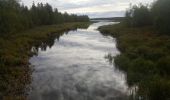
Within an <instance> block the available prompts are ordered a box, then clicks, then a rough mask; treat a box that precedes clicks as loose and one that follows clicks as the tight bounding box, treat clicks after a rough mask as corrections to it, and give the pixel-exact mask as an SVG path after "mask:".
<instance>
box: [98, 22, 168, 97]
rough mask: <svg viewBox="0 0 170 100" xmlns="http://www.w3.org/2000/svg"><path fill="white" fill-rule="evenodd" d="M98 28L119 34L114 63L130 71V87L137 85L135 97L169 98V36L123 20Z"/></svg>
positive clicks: (114, 35)
mask: <svg viewBox="0 0 170 100" xmlns="http://www.w3.org/2000/svg"><path fill="white" fill-rule="evenodd" d="M99 30H100V32H102V33H103V34H105V35H111V36H113V37H116V38H117V47H118V49H119V50H120V51H121V54H120V55H118V56H116V57H115V64H116V66H117V68H119V69H121V70H123V71H125V72H126V73H127V83H128V84H129V86H130V87H132V86H138V92H137V95H136V98H138V97H139V96H141V97H142V98H143V100H145V99H147V100H148V99H149V100H167V99H168V98H170V74H169V71H170V67H169V66H170V62H169V61H170V36H167V35H162V34H157V32H156V31H155V30H154V29H153V28H152V27H140V28H130V27H126V26H124V25H123V24H121V23H120V24H116V25H108V26H102V27H100V28H99Z"/></svg>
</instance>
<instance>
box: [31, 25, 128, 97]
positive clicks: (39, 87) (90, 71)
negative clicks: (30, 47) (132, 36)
mask: <svg viewBox="0 0 170 100" xmlns="http://www.w3.org/2000/svg"><path fill="white" fill-rule="evenodd" d="M108 24H114V22H98V23H94V24H92V25H90V27H89V28H88V29H77V30H76V31H69V32H68V33H65V34H64V35H63V36H61V37H60V38H59V39H56V40H55V42H54V45H53V46H52V47H51V48H50V47H47V49H46V50H44V49H40V48H39V51H38V55H37V56H34V57H32V58H31V59H30V62H31V64H32V65H34V67H33V68H34V71H33V73H32V83H31V91H30V93H29V99H30V100H124V98H126V94H127V85H126V79H125V74H124V73H123V72H121V71H119V70H117V69H116V68H115V67H114V65H113V64H110V63H109V61H108V60H107V59H106V56H107V55H111V56H116V55H118V54H119V51H118V50H117V48H116V40H115V39H114V38H112V37H110V36H103V35H102V34H100V32H99V31H97V30H96V29H97V28H98V27H99V26H102V25H108Z"/></svg>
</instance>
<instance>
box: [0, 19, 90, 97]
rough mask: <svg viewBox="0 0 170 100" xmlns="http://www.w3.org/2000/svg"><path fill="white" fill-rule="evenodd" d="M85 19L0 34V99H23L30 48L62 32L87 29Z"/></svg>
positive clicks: (52, 40) (49, 41)
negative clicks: (81, 21) (83, 20)
mask: <svg viewBox="0 0 170 100" xmlns="http://www.w3.org/2000/svg"><path fill="white" fill-rule="evenodd" d="M89 24H90V23H89V22H86V23H85V22H84V23H78V22H77V23H65V24H60V25H50V26H41V27H36V28H34V29H30V30H26V31H24V32H21V33H16V34H6V35H2V36H1V37H0V97H2V98H0V99H4V100H15V99H17V100H23V99H26V95H25V90H26V87H27V85H29V84H30V82H31V68H30V67H29V58H30V57H31V56H32V55H33V53H32V52H31V48H32V47H33V46H35V47H39V46H41V44H42V43H47V44H49V45H52V44H53V43H54V39H55V38H57V37H59V36H60V35H62V34H63V32H65V31H69V30H74V29H77V28H87V27H88V26H89Z"/></svg>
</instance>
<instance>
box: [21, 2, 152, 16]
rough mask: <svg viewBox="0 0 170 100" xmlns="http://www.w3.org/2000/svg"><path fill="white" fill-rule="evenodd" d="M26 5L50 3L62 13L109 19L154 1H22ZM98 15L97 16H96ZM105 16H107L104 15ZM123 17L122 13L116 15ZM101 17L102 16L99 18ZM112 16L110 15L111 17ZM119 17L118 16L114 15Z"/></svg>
mask: <svg viewBox="0 0 170 100" xmlns="http://www.w3.org/2000/svg"><path fill="white" fill-rule="evenodd" d="M21 1H22V2H23V3H24V4H25V5H27V6H29V7H30V6H31V5H32V3H33V1H34V2H35V3H38V2H42V3H49V4H51V5H52V6H53V7H54V8H58V9H59V11H61V12H68V13H76V14H88V15H89V16H90V17H102V15H101V14H103V17H107V15H106V14H108V12H110V13H111V12H121V13H122V12H123V11H125V10H126V8H128V6H129V4H130V3H131V4H139V3H145V4H146V3H150V2H152V1H154V0H107V1H106V0H21ZM95 13H96V14H95ZM104 14H105V15H104ZM114 14H118V15H122V14H120V13H114ZM99 15H100V16H99ZM110 15H112V14H108V17H110ZM113 16H117V15H113Z"/></svg>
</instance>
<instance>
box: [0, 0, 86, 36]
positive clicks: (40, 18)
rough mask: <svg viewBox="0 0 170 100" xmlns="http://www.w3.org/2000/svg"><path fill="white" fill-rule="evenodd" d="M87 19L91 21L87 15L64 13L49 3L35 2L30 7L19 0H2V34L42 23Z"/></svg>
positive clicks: (0, 7) (0, 27)
mask: <svg viewBox="0 0 170 100" xmlns="http://www.w3.org/2000/svg"><path fill="white" fill-rule="evenodd" d="M86 21H89V18H88V16H86V15H82V16H78V15H75V14H70V15H69V14H68V13H67V12H65V13H64V14H63V13H60V12H58V10H57V8H55V9H54V8H52V7H51V5H49V4H48V3H46V4H42V3H38V4H37V5H36V4H34V3H33V4H32V7H31V8H30V9H28V7H27V6H24V5H21V4H20V3H19V2H18V1H17V0H0V34H5V33H9V34H10V33H16V32H19V31H22V30H26V29H30V28H33V27H36V26H41V25H52V24H61V23H66V22H86Z"/></svg>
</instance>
